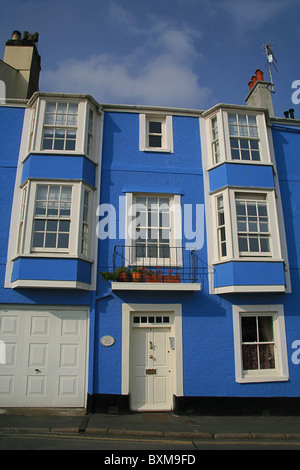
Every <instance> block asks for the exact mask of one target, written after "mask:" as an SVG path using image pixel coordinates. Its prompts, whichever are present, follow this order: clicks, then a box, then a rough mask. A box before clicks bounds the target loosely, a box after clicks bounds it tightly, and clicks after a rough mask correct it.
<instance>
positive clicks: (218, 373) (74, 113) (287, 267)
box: [0, 43, 300, 414]
mask: <svg viewBox="0 0 300 470" xmlns="http://www.w3.org/2000/svg"><path fill="white" fill-rule="evenodd" d="M18 44H19V43H18ZM0 70H1V69H0ZM266 89H268V84H267V82H264V81H263V80H260V81H258V82H257V83H256V84H255V86H254V87H253V89H252V90H251V92H250V94H249V97H248V98H247V105H239V106H238V105H230V104H218V105H216V106H214V107H213V108H211V109H209V110H205V111H198V110H188V109H178V108H162V107H147V106H145V107H142V106H129V105H128V106H124V105H122V106H121V105H120V106H118V105H101V104H99V103H98V102H97V101H96V100H94V99H93V97H91V96H89V95H79V94H78V95H74V94H58V93H43V92H39V91H36V92H35V93H34V94H33V95H32V97H31V98H30V99H29V100H28V99H26V100H24V101H22V102H20V101H16V100H14V101H9V100H8V101H7V102H3V103H2V104H1V105H0V124H1V126H0V136H1V148H0V166H1V175H0V178H1V183H2V184H1V189H0V191H1V201H2V205H1V207H2V212H1V220H2V223H1V227H0V240H1V255H0V268H1V269H0V276H1V277H0V406H1V407H24V406H28V407H77V408H87V409H88V410H90V411H94V412H97V411H107V410H109V409H112V408H113V409H115V408H117V409H118V410H120V411H121V410H123V411H129V410H132V411H153V410H155V411H167V410H175V411H177V412H180V411H182V412H187V411H189V412H190V411H192V410H194V411H197V412H199V413H202V414H213V413H226V412H227V413H228V412H230V413H239V414H243V413H260V412H261V411H262V410H265V409H268V410H269V411H270V412H271V413H275V414H280V413H299V396H300V390H299V379H300V377H299V374H300V365H299V362H300V358H299V355H300V350H299V348H300V337H299V331H300V316H299V314H298V305H299V300H300V298H299V293H298V291H299V288H298V287H299V263H298V258H299V253H300V252H299V250H300V246H299V243H298V241H297V239H298V236H297V233H298V226H299V224H300V218H299V214H298V209H297V207H298V193H299V191H298V184H299V181H300V165H299V163H298V162H297V158H298V153H299V129H300V121H298V120H296V119H287V118H285V119H281V118H275V117H274V115H273V113H272V107H271V104H270V103H271V102H268V100H267V101H264V103H265V105H264V106H258V105H257V102H256V101H255V100H257V99H258V98H259V97H262V96H263V97H265V93H266ZM270 96H271V94H270ZM270 99H271V98H270ZM298 219H299V220H298ZM138 273H140V274H141V275H142V278H141V279H140V280H136V279H135V276H136V275H137V274H138ZM126 275H127V278H126ZM298 351H299V352H298Z"/></svg>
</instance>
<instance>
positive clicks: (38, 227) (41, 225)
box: [34, 220, 45, 232]
mask: <svg viewBox="0 0 300 470" xmlns="http://www.w3.org/2000/svg"><path fill="white" fill-rule="evenodd" d="M44 230H45V221H44V220H36V221H35V223H34V231H35V232H43V231H44Z"/></svg>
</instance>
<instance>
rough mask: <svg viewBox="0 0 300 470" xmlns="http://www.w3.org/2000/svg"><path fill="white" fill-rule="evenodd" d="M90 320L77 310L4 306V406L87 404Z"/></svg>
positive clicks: (0, 374)
mask: <svg viewBox="0 0 300 470" xmlns="http://www.w3.org/2000/svg"><path fill="white" fill-rule="evenodd" d="M87 322H88V313H87V311H86V310H77V309H76V308H74V309H70V308H69V309H60V310H58V309H57V310H56V309H51V308H48V309H42V308H34V307H32V308H31V309H27V308H24V309H2V310H0V340H1V341H2V342H3V343H4V345H5V353H6V354H5V356H6V357H5V363H4V364H0V406H7V407H20V406H22V407H25V406H30V407H84V406H85V397H86V358H87V332H88V328H87ZM3 343H2V344H3Z"/></svg>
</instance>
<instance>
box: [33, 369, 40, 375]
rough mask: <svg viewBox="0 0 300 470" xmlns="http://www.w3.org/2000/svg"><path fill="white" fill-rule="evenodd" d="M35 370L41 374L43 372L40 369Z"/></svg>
mask: <svg viewBox="0 0 300 470" xmlns="http://www.w3.org/2000/svg"><path fill="white" fill-rule="evenodd" d="M34 371H35V373H36V374H41V372H42V371H41V370H40V369H34Z"/></svg>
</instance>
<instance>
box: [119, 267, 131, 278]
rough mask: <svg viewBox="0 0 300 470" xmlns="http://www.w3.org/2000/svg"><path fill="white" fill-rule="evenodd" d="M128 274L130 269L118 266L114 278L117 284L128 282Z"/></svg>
mask: <svg viewBox="0 0 300 470" xmlns="http://www.w3.org/2000/svg"><path fill="white" fill-rule="evenodd" d="M130 274H131V273H130V269H129V268H126V267H124V266H120V267H119V268H118V269H116V270H115V276H116V279H117V281H118V282H129V281H130Z"/></svg>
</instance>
